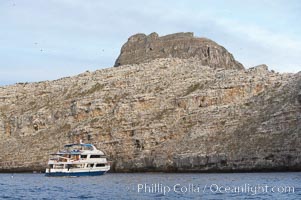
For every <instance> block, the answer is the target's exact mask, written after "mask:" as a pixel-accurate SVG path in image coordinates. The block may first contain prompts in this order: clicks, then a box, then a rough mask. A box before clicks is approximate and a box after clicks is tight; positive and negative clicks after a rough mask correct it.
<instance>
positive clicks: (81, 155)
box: [45, 143, 110, 176]
mask: <svg viewBox="0 0 301 200" xmlns="http://www.w3.org/2000/svg"><path fill="white" fill-rule="evenodd" d="M109 170H110V164H109V163H108V161H107V158H106V156H105V154H104V153H103V152H102V151H100V150H97V149H96V148H95V146H94V145H92V144H83V143H79V144H67V145H65V146H64V150H61V151H58V152H57V153H54V154H51V158H50V159H49V161H48V167H47V169H46V174H45V175H46V176H96V175H102V174H105V173H106V172H107V171H109Z"/></svg>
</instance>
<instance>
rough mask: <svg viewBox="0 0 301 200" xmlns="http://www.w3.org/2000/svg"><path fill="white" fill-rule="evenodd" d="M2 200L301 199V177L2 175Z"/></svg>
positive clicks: (267, 175) (294, 174)
mask: <svg viewBox="0 0 301 200" xmlns="http://www.w3.org/2000/svg"><path fill="white" fill-rule="evenodd" d="M0 199H301V173H233V174H231V173H229V174H214V173H212V174H211V173H210V174H203V173H201V174H198V173H193V174H186V173H184V174H175V173H128V174H119V173H116V174H115V173H108V174H106V175H103V176H96V177H77V178H75V177H74V178H71V177H69V178H68V177H59V178H51V177H45V176H44V174H0Z"/></svg>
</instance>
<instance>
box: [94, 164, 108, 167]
mask: <svg viewBox="0 0 301 200" xmlns="http://www.w3.org/2000/svg"><path fill="white" fill-rule="evenodd" d="M104 166H106V165H105V164H103V163H97V164H96V167H104Z"/></svg>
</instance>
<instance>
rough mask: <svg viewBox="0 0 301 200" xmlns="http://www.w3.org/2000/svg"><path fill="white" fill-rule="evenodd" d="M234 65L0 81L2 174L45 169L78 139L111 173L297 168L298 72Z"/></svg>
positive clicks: (155, 66) (162, 65) (155, 63)
mask: <svg viewBox="0 0 301 200" xmlns="http://www.w3.org/2000/svg"><path fill="white" fill-rule="evenodd" d="M142 37H145V36H142ZM130 40H131V39H130ZM217 56H218V55H217ZM221 56H223V55H221ZM119 59H120V57H119ZM127 59H129V58H127ZM135 59H136V58H133V60H132V61H130V60H128V61H127V62H132V63H135V62H136V60H135ZM141 59H142V58H141ZM117 62H119V61H117ZM234 63H235V62H233V63H232V64H231V65H227V66H225V67H223V66H222V65H219V67H216V65H215V64H214V63H210V62H209V61H208V62H207V64H206V62H205V63H204V60H203V59H200V58H196V57H190V58H187V59H184V58H160V59H153V60H151V61H149V62H144V61H143V62H140V61H139V64H130V65H126V64H125V65H121V66H119V67H113V68H109V69H104V70H98V71H95V72H85V73H83V74H80V75H78V76H74V77H67V78H62V79H59V80H56V81H45V82H39V83H19V84H15V85H11V86H7V87H0V138H1V140H0V151H1V154H0V170H1V171H32V170H43V169H44V168H45V167H46V162H47V159H48V154H49V153H52V152H55V151H57V150H58V149H59V148H60V147H62V146H63V145H64V144H66V143H70V142H75V141H78V140H79V139H83V141H84V142H90V143H93V144H95V145H96V146H97V147H98V148H100V149H102V150H104V151H105V152H106V153H107V155H108V156H109V159H110V160H111V161H112V171H119V172H123V171H254V170H256V171H260V170H300V169H301V153H300V150H301V146H300V142H301V130H300V129H301V128H300V127H301V73H297V74H279V73H275V72H272V71H269V70H268V69H267V66H265V65H261V66H257V67H254V68H251V69H248V70H245V69H243V68H242V67H238V66H236V65H234ZM211 64H212V65H211ZM222 64H225V63H223V62H222ZM230 66H232V67H230Z"/></svg>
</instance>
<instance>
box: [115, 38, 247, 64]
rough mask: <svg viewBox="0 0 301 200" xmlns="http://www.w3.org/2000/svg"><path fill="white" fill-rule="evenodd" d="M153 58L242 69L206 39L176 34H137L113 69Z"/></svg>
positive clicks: (230, 56) (225, 52) (128, 43)
mask: <svg viewBox="0 0 301 200" xmlns="http://www.w3.org/2000/svg"><path fill="white" fill-rule="evenodd" d="M156 58H182V59H183V58H184V59H188V58H195V59H199V60H200V61H201V64H202V65H208V66H210V67H214V68H227V69H243V66H242V64H240V63H239V62H237V61H236V60H235V59H234V57H233V56H232V54H231V53H229V52H228V51H227V50H226V49H225V48H224V47H222V46H220V45H218V44H217V43H215V42H213V41H212V40H209V39H207V38H197V37H194V36H193V33H175V34H170V35H165V36H162V37H159V35H158V34H157V33H151V34H150V35H148V36H146V35H145V34H136V35H133V36H132V37H130V38H129V39H128V41H127V42H126V43H125V44H124V45H123V46H122V48H121V52H120V55H119V57H118V58H117V60H116V62H115V67H118V66H120V65H126V64H138V63H144V62H149V61H151V60H154V59H156Z"/></svg>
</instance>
